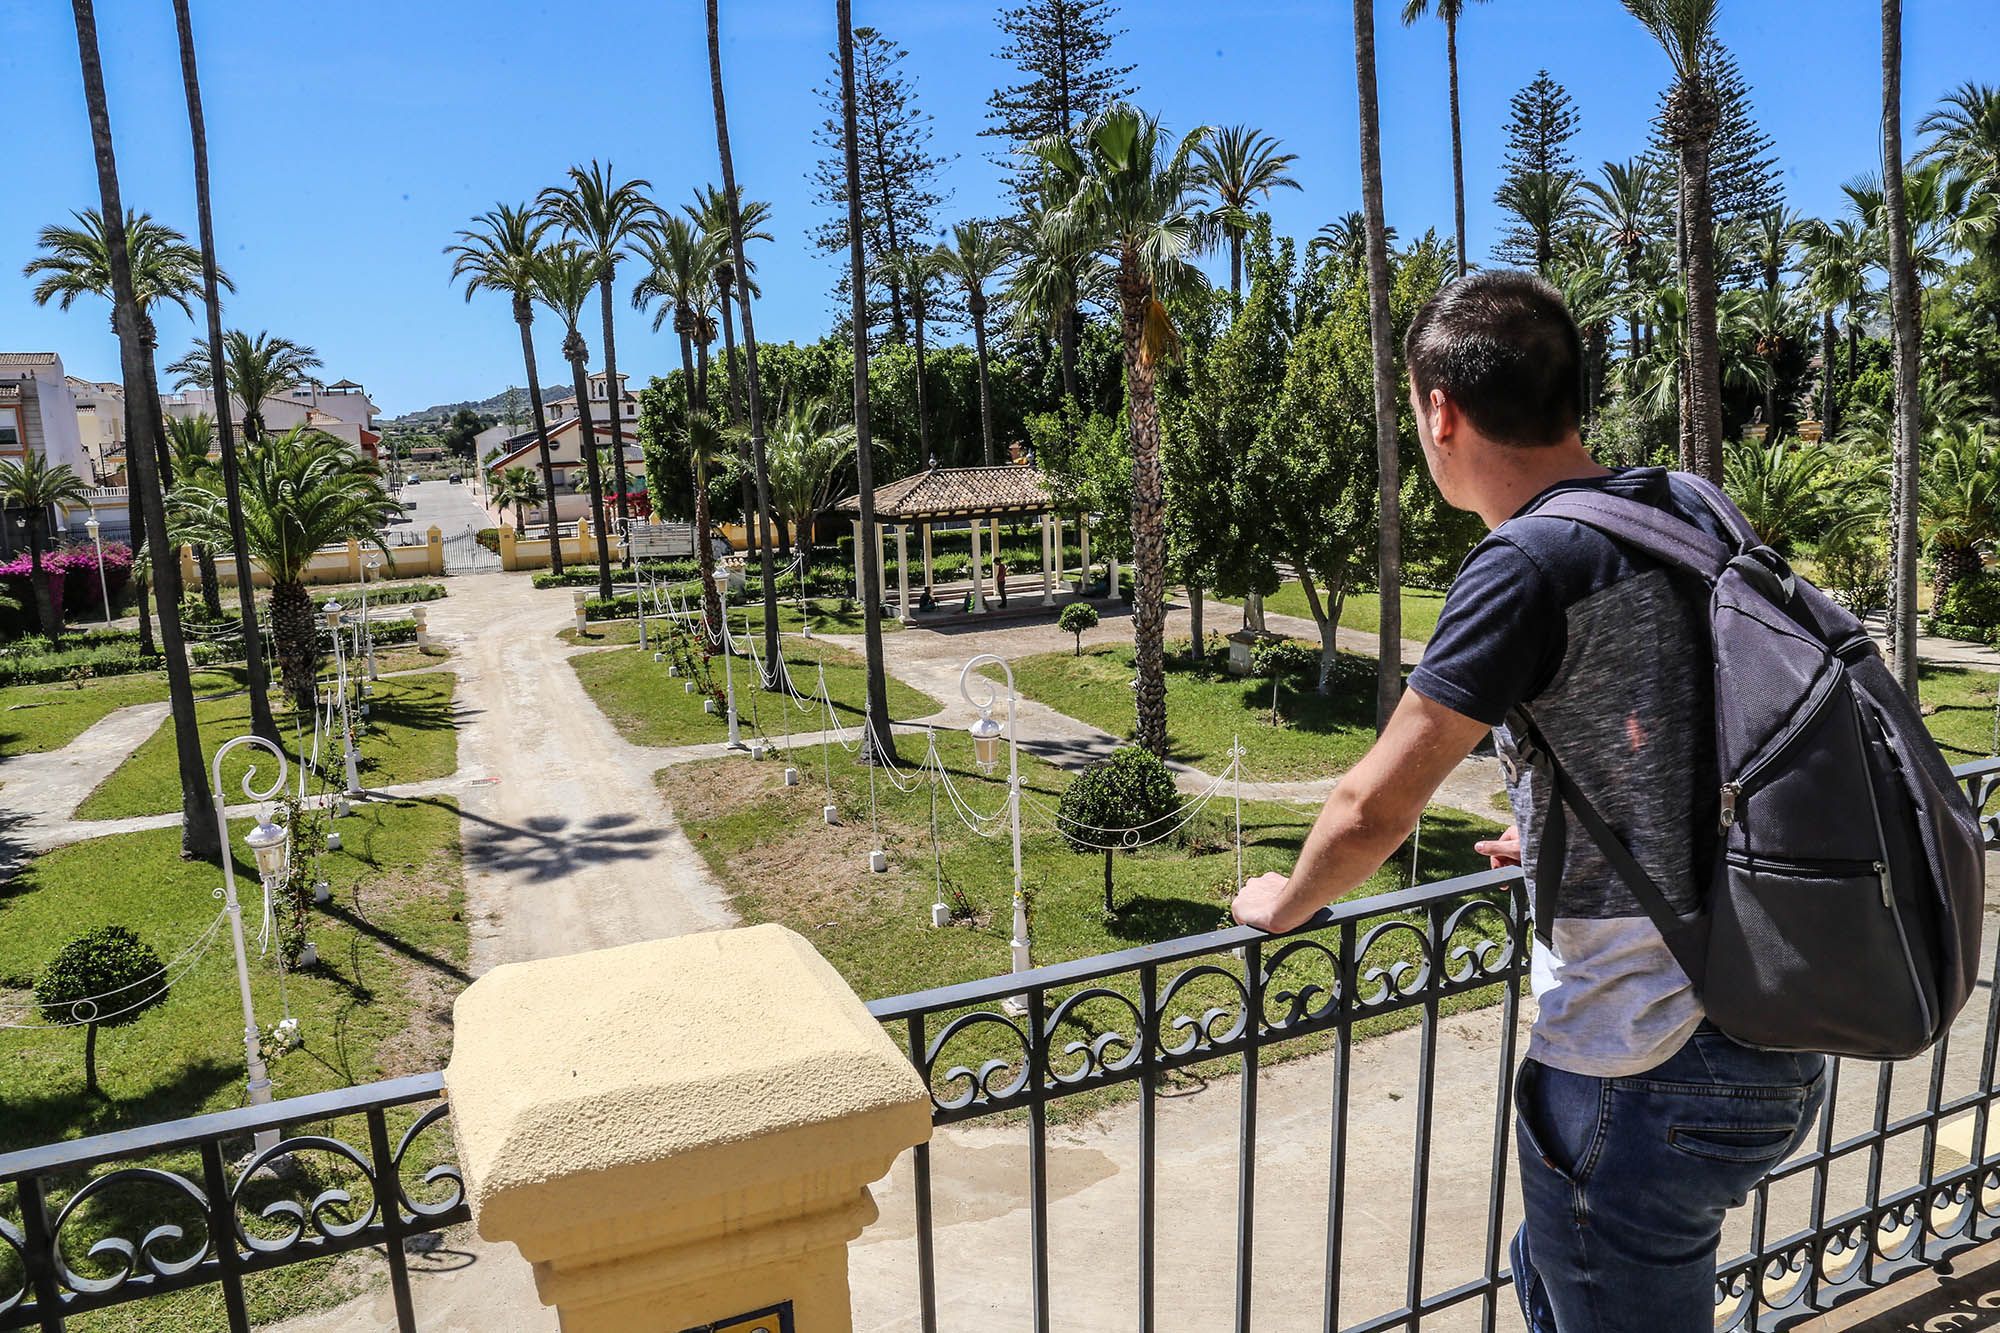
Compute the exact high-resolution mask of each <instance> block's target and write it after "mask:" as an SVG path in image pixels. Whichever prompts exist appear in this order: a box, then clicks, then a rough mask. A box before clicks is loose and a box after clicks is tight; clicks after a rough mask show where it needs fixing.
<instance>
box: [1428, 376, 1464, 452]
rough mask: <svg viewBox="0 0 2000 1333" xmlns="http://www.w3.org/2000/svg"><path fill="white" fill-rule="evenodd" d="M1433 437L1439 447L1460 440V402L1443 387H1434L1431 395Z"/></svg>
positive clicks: (1447, 445) (1447, 446)
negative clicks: (1457, 402) (1456, 401)
mask: <svg viewBox="0 0 2000 1333" xmlns="http://www.w3.org/2000/svg"><path fill="white" fill-rule="evenodd" d="M1429 406H1430V413H1431V439H1432V440H1433V441H1434V442H1436V444H1437V445H1438V447H1439V448H1450V447H1451V446H1452V445H1454V444H1456V443H1457V442H1458V422H1459V417H1458V404H1456V403H1454V402H1452V401H1451V397H1450V395H1448V394H1446V393H1445V391H1444V390H1443V389H1432V390H1431V397H1430V404H1429Z"/></svg>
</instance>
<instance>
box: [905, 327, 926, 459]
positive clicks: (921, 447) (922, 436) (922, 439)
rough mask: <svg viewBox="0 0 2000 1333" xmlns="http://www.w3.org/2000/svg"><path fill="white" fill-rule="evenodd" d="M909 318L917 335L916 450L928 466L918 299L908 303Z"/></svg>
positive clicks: (921, 339) (922, 353)
mask: <svg viewBox="0 0 2000 1333" xmlns="http://www.w3.org/2000/svg"><path fill="white" fill-rule="evenodd" d="M910 318H911V321H912V323H913V324H914V325H915V328H916V335H917V452H918V453H920V454H922V455H923V457H924V466H926V467H928V466H930V459H931V409H930V396H929V394H930V391H929V390H928V389H926V388H925V387H924V382H925V380H926V379H927V378H928V376H927V375H926V372H925V370H924V303H923V302H922V301H920V300H918V301H912V302H911V303H910Z"/></svg>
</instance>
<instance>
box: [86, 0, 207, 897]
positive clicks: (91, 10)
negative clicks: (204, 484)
mask: <svg viewBox="0 0 2000 1333" xmlns="http://www.w3.org/2000/svg"><path fill="white" fill-rule="evenodd" d="M70 9H71V12H72V13H73V14H74V15H75V18H76V47H77V63H78V65H79V66H81V68H82V71H83V97H84V106H85V109H86V111H87V112H88V114H89V117H90V142H91V148H92V152H93V155H94V156H95V158H96V161H97V193H98V202H99V212H98V216H99V217H101V218H103V219H105V224H104V227H103V229H102V231H103V237H104V254H105V269H106V271H107V272H108V274H109V276H110V280H111V293H112V303H111V308H112V322H113V324H114V326H115V327H116V328H117V330H118V359H119V366H120V369H121V370H122V372H123V374H124V379H125V400H126V402H128V403H130V402H132V401H133V399H134V395H140V401H141V402H143V403H148V404H150V406H151V410H150V411H148V412H145V413H139V414H135V416H137V418H138V420H139V421H140V422H141V423H143V426H144V428H145V429H146V430H149V431H150V432H151V439H139V438H136V436H137V435H138V434H139V432H136V431H135V432H133V433H132V434H133V436H134V437H135V438H131V439H130V440H129V441H128V444H127V461H128V462H129V463H130V465H131V468H132V477H133V483H134V485H133V489H134V490H135V491H136V492H138V493H139V495H140V501H139V509H140V516H141V518H142V519H143V525H144V531H145V536H146V542H147V544H148V545H149V546H151V548H152V549H153V550H154V551H155V552H161V553H164V552H165V551H166V550H167V510H166V498H165V491H164V478H163V475H162V473H163V469H162V468H161V467H160V451H161V450H162V449H163V448H164V444H163V442H162V440H161V436H162V435H163V434H164V433H165V432H164V431H162V430H161V429H160V428H159V426H158V421H159V416H160V413H159V394H158V392H156V391H155V387H154V382H153V374H152V356H151V353H150V351H149V349H148V348H147V345H146V342H145V335H144V324H143V323H142V322H141V317H140V316H141V311H140V307H139V294H138V291H137V288H136V284H135V283H134V281H133V273H132V253H131V250H130V248H129V246H128V245H127V243H126V236H125V209H124V206H123V204H122V202H121V201H120V199H119V191H118V157H117V151H116V148H115V147H114V145H113V144H112V141H111V112H110V109H109V106H108V104H107V101H106V98H105V92H104V66H103V64H102V62H101V61H100V59H99V57H98V51H97V11H96V8H95V6H94V5H93V3H92V0H70ZM158 565H159V568H158V571H157V573H156V575H155V577H154V587H155V589H156V591H157V595H158V599H159V612H160V645H161V647H162V648H164V649H165V650H166V651H165V657H166V667H167V701H168V709H169V716H171V718H172V719H173V724H174V757H175V760H176V767H177V768H178V770H179V776H180V780H181V854H182V855H183V856H199V857H205V858H209V859H214V858H216V857H219V856H221V855H222V847H221V838H220V834H219V833H218V832H217V830H216V827H215V807H214V805H213V804H212V803H211V802H210V800H209V794H208V775H207V773H206V772H205V771H204V769H205V768H206V766H207V765H206V762H205V756H204V755H203V754H202V749H201V732H200V728H199V724H198V722H197V720H196V718H195V711H194V681H193V676H192V672H191V671H190V669H189V664H188V658H187V645H186V643H185V642H184V641H183V639H182V637H181V613H180V577H179V571H178V570H176V569H175V568H174V562H173V560H171V559H161V560H160V561H159V562H158Z"/></svg>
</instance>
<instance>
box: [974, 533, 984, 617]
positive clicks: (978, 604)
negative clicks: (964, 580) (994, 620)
mask: <svg viewBox="0 0 2000 1333" xmlns="http://www.w3.org/2000/svg"><path fill="white" fill-rule="evenodd" d="M972 609H973V610H974V611H984V610H985V609H986V582H985V580H984V579H982V578H981V577H980V574H979V520H978V519H974V520H972Z"/></svg>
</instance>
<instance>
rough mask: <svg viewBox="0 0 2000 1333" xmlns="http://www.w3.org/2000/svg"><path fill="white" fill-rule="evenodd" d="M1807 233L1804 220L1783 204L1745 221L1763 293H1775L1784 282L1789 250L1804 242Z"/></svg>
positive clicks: (1789, 262)
mask: <svg viewBox="0 0 2000 1333" xmlns="http://www.w3.org/2000/svg"><path fill="white" fill-rule="evenodd" d="M1807 230H1808V224H1807V223H1806V221H1805V219H1803V218H1801V217H1800V216H1799V215H1798V214H1797V213H1795V212H1793V211H1792V210H1791V209H1789V208H1786V207H1785V206H1784V205H1783V204H1779V205H1778V206H1777V207H1775V208H1767V209H1765V210H1764V211H1763V212H1761V213H1758V214H1757V215H1756V216H1755V217H1753V218H1750V219H1749V222H1748V231H1747V235H1746V237H1745V239H1746V241H1747V244H1748V246H1749V250H1750V257H1751V259H1752V261H1753V262H1754V263H1755V264H1756V266H1757V274H1758V276H1759V277H1760V278H1762V279H1763V282H1764V290H1765V291H1767V292H1768V291H1776V290H1777V289H1778V286H1779V284H1781V283H1782V282H1783V281H1784V280H1785V274H1786V273H1787V272H1788V271H1790V269H1791V267H1792V251H1793V250H1794V249H1795V248H1797V246H1798V245H1799V243H1800V242H1801V241H1803V240H1804V239H1805V237H1806V233H1807Z"/></svg>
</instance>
